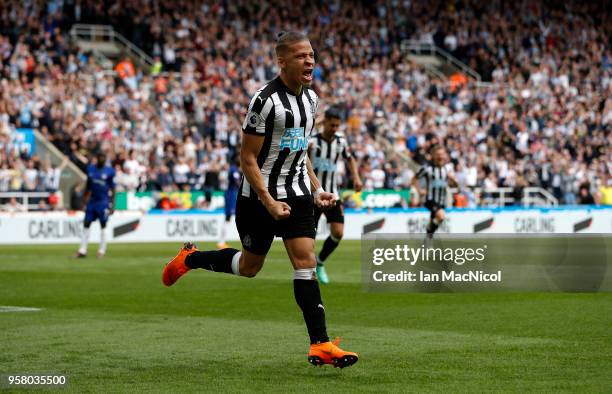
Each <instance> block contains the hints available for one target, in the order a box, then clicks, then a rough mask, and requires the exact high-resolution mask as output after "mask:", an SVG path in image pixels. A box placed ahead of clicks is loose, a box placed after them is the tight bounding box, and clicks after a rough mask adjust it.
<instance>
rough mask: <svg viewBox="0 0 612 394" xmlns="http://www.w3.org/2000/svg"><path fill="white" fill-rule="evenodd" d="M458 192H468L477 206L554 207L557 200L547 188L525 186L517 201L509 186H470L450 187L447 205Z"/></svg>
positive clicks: (557, 202)
mask: <svg viewBox="0 0 612 394" xmlns="http://www.w3.org/2000/svg"><path fill="white" fill-rule="evenodd" d="M459 192H463V193H465V192H468V193H471V194H472V195H473V200H474V202H475V203H476V205H477V206H479V207H508V206H522V207H525V208H528V207H556V206H558V205H559V200H558V199H557V198H555V196H553V195H552V193H550V192H549V191H548V190H546V189H544V188H541V187H525V188H524V189H523V190H522V193H521V194H520V195H521V197H520V200H519V201H517V198H516V190H515V189H513V188H511V187H498V188H495V189H491V190H485V189H483V188H470V189H466V190H461V191H460V190H459V189H457V188H451V189H450V193H449V194H448V205H449V206H453V196H454V195H455V194H456V193H459Z"/></svg>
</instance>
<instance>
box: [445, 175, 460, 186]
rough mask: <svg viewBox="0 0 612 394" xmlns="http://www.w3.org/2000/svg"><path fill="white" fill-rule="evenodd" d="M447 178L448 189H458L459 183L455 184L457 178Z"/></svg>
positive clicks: (450, 176) (448, 176) (452, 176)
mask: <svg viewBox="0 0 612 394" xmlns="http://www.w3.org/2000/svg"><path fill="white" fill-rule="evenodd" d="M447 178H448V185H449V186H450V187H459V182H457V178H455V176H454V175H451V174H448V175H447Z"/></svg>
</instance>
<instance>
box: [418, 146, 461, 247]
mask: <svg viewBox="0 0 612 394" xmlns="http://www.w3.org/2000/svg"><path fill="white" fill-rule="evenodd" d="M430 154H431V157H432V163H433V165H425V166H423V167H421V168H420V169H419V170H418V171H417V173H416V175H415V176H414V178H412V186H413V187H415V188H416V190H417V191H418V192H419V194H420V195H421V196H425V204H424V205H425V208H427V209H429V212H431V215H430V218H429V224H428V225H427V238H428V239H431V238H432V237H433V234H434V233H435V232H436V230H437V229H438V227H439V226H440V224H441V223H442V222H443V221H444V218H445V212H444V209H445V208H446V205H447V190H448V185H449V184H450V185H451V186H453V187H456V186H457V181H456V180H455V178H454V177H453V175H452V174H449V173H448V170H447V169H446V163H447V162H448V157H447V154H446V149H444V147H442V146H440V145H435V146H433V147H432V148H431V150H430ZM421 186H423V187H421Z"/></svg>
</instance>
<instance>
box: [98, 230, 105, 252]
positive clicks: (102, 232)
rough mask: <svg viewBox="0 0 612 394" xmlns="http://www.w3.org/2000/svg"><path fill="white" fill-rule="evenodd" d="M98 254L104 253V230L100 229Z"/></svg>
mask: <svg viewBox="0 0 612 394" xmlns="http://www.w3.org/2000/svg"><path fill="white" fill-rule="evenodd" d="M98 253H99V254H104V253H106V229H104V228H101V229H100V247H99V248H98Z"/></svg>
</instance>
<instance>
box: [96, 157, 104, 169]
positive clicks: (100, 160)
mask: <svg viewBox="0 0 612 394" xmlns="http://www.w3.org/2000/svg"><path fill="white" fill-rule="evenodd" d="M104 164H106V157H104V155H98V156H96V165H97V166H98V168H102V167H104Z"/></svg>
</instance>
